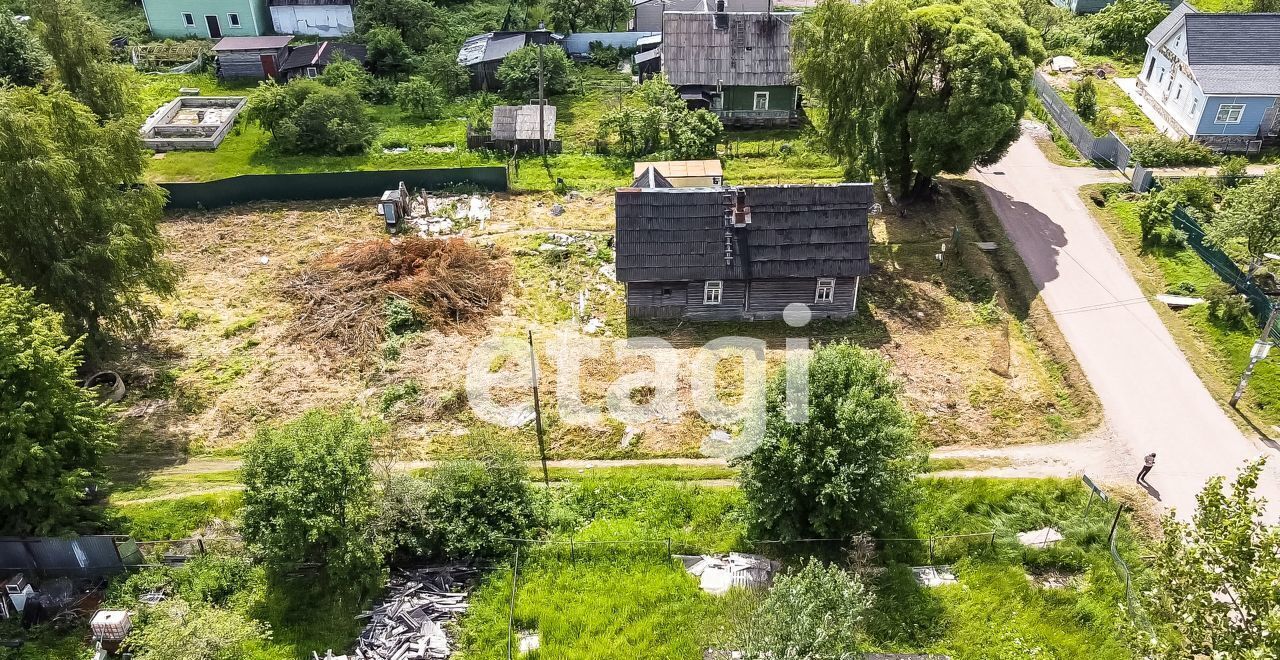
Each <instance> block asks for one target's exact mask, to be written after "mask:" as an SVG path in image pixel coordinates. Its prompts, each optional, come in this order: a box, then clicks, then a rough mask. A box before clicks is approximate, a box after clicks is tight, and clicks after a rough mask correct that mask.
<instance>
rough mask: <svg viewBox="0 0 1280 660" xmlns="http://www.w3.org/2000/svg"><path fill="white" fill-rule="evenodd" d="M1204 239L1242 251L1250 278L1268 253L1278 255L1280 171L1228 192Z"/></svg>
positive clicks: (1219, 245)
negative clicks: (1246, 260)
mask: <svg viewBox="0 0 1280 660" xmlns="http://www.w3.org/2000/svg"><path fill="white" fill-rule="evenodd" d="M1204 237H1205V240H1207V241H1209V242H1210V243H1212V244H1213V245H1216V246H1218V247H1220V248H1224V249H1228V250H1230V249H1235V248H1236V247H1237V246H1239V247H1240V248H1243V249H1244V252H1245V254H1246V255H1247V256H1248V260H1249V263H1248V267H1247V269H1246V273H1247V274H1248V276H1249V277H1250V278H1252V277H1253V274H1254V273H1255V272H1256V271H1257V270H1258V268H1259V267H1261V266H1262V264H1263V263H1264V262H1265V261H1266V258H1267V256H1266V255H1267V254H1269V253H1274V252H1280V170H1273V171H1271V172H1268V173H1267V174H1266V176H1264V177H1262V178H1261V179H1259V180H1257V181H1255V182H1253V183H1250V184H1247V185H1242V186H1239V187H1236V188H1232V189H1231V190H1228V191H1227V193H1226V194H1225V195H1223V199H1222V208H1221V210H1219V211H1218V213H1217V215H1216V216H1214V219H1213V222H1212V223H1210V224H1208V226H1206V227H1205V230H1204Z"/></svg>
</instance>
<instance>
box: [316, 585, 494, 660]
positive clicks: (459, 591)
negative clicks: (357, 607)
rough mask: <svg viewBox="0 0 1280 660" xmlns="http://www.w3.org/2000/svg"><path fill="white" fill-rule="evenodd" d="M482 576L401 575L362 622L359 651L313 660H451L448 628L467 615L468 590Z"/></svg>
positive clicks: (388, 586)
mask: <svg viewBox="0 0 1280 660" xmlns="http://www.w3.org/2000/svg"><path fill="white" fill-rule="evenodd" d="M477 575H478V572H477V571H476V570H475V569H472V568H467V567H464V566H441V567H430V568H418V569H412V570H402V571H397V572H396V573H394V574H393V575H392V576H391V579H390V581H389V582H388V583H387V591H386V594H385V596H384V597H383V599H382V600H381V601H380V602H379V603H378V605H377V606H375V607H374V608H373V609H371V610H369V611H367V612H364V613H362V614H361V615H360V616H359V617H357V618H359V619H368V620H369V623H368V625H366V626H365V629H364V631H363V632H361V633H360V638H359V639H358V640H356V648H355V651H354V652H353V653H352V654H350V655H340V656H335V655H333V654H332V651H331V652H329V653H327V654H326V655H324V656H321V655H319V654H318V653H312V656H313V658H314V660H446V659H447V658H449V657H450V656H451V655H452V654H453V646H452V644H451V642H450V639H449V634H448V631H447V626H446V625H445V624H447V623H449V622H451V621H454V620H456V619H457V618H458V617H459V616H461V615H462V613H463V612H466V611H467V595H468V592H467V588H468V585H469V584H470V583H471V581H472V580H473V579H474V578H475V577H476V576H477Z"/></svg>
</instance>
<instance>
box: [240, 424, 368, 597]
mask: <svg viewBox="0 0 1280 660" xmlns="http://www.w3.org/2000/svg"><path fill="white" fill-rule="evenodd" d="M381 431H382V429H380V428H379V427H378V426H377V425H374V424H371V423H367V422H364V421H362V420H360V419H358V418H357V417H355V415H354V414H353V413H351V412H350V411H344V412H341V413H330V412H325V411H311V412H308V413H306V414H304V415H303V416H302V417H300V418H298V419H297V420H295V421H292V422H290V423H288V424H283V425H280V426H274V427H268V428H264V429H261V430H259V431H258V433H257V435H255V436H254V438H253V440H252V441H251V442H250V443H249V445H248V448H247V450H246V451H245V457H244V485H245V491H244V524H243V534H244V538H245V541H247V542H248V543H249V546H250V547H251V548H252V549H253V551H254V552H255V553H256V554H257V555H258V556H259V557H260V558H262V560H263V561H264V563H265V564H266V565H267V567H268V569H269V570H271V571H272V572H273V574H275V575H281V574H284V573H288V572H290V571H293V570H296V569H298V568H300V567H303V566H308V565H311V566H321V567H323V568H324V575H325V576H327V577H328V578H330V579H331V580H333V581H341V580H345V581H357V582H358V581H360V580H361V579H363V578H367V577H369V576H370V574H371V570H372V569H373V568H375V567H376V566H377V564H378V560H379V551H378V549H377V547H376V544H375V543H374V542H373V526H372V520H373V513H374V482H373V472H372V468H371V465H370V462H371V460H372V456H373V444H372V442H373V439H374V438H375V437H377V435H378V434H379V433H381Z"/></svg>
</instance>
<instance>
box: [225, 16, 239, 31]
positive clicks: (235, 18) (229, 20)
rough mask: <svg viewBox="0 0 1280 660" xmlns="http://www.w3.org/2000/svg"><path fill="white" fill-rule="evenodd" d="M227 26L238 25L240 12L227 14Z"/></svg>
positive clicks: (235, 26)
mask: <svg viewBox="0 0 1280 660" xmlns="http://www.w3.org/2000/svg"><path fill="white" fill-rule="evenodd" d="M227 26H228V27H234V28H238V27H240V14H227Z"/></svg>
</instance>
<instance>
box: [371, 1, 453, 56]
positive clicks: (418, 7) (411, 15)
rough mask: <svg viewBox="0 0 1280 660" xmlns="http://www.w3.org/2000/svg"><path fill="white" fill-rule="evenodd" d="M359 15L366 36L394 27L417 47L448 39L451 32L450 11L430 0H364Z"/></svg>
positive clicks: (415, 48)
mask: <svg viewBox="0 0 1280 660" xmlns="http://www.w3.org/2000/svg"><path fill="white" fill-rule="evenodd" d="M355 19H356V31H357V32H359V33H360V34H361V35H365V36H366V38H368V36H369V35H370V33H371V32H372V31H373V30H375V29H377V28H379V27H386V28H391V29H393V30H395V31H396V32H399V33H400V37H401V38H403V39H404V42H405V43H406V44H408V45H409V47H410V48H412V49H414V50H416V51H422V50H424V49H426V48H427V47H428V46H430V45H432V44H435V43H439V42H442V41H445V40H447V39H448V38H449V34H450V33H449V23H448V19H449V16H448V13H447V12H444V11H441V10H440V8H439V7H437V6H436V5H435V4H433V3H432V2H430V0H360V2H357V3H356V6H355Z"/></svg>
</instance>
